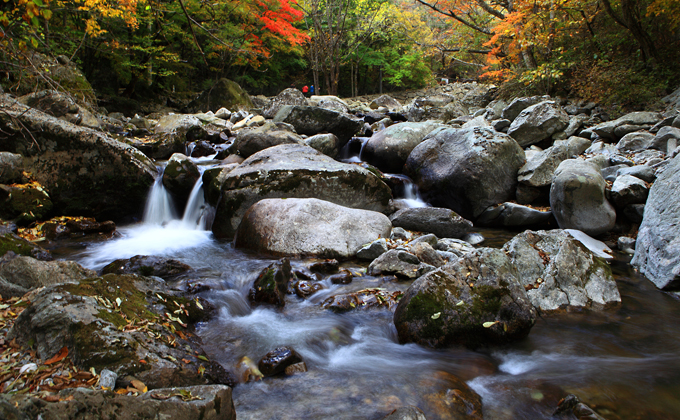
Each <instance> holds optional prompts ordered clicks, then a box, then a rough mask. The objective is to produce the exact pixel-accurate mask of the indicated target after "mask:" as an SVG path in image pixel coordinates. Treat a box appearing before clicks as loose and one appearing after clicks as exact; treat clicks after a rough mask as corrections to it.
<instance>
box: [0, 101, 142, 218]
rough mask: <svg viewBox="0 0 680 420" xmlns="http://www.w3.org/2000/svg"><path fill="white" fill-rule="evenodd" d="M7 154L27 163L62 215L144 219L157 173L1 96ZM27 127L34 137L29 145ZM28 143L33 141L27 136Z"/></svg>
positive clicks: (108, 142)
mask: <svg viewBox="0 0 680 420" xmlns="http://www.w3.org/2000/svg"><path fill="white" fill-rule="evenodd" d="M0 105H2V106H3V109H4V112H3V113H2V114H0V130H2V131H3V132H5V133H6V136H7V137H6V139H5V140H3V148H4V150H6V151H9V152H12V153H20V154H22V155H23V156H25V157H26V159H25V160H24V164H25V165H26V170H27V171H29V172H31V173H32V174H33V177H34V178H35V180H36V181H38V183H40V184H41V185H42V186H43V187H44V188H45V189H46V190H47V191H49V195H50V198H51V200H52V202H53V204H54V211H55V212H56V213H59V214H64V215H69V214H77V215H79V216H93V217H96V218H99V219H103V220H109V219H112V220H118V219H121V218H122V217H124V216H129V215H140V214H141V212H142V210H143V208H144V203H145V202H146V195H147V192H148V190H149V187H151V185H152V184H153V181H154V177H155V174H156V167H155V165H154V164H153V162H151V161H150V160H149V159H148V158H147V157H146V156H144V155H143V154H142V153H141V152H139V151H138V150H137V149H135V148H133V147H131V146H128V145H126V144H123V143H121V142H119V141H116V140H114V139H112V138H110V137H108V136H106V135H104V134H102V133H99V132H96V131H94V130H91V129H88V128H83V127H78V126H75V125H73V124H70V123H67V122H65V121H61V120H59V119H56V118H54V117H51V116H48V115H46V114H44V113H42V112H40V111H37V110H33V109H29V108H26V107H24V106H22V105H19V104H16V102H15V101H13V100H12V99H10V98H9V97H8V96H6V95H0ZM15 121H20V122H21V123H22V124H23V126H24V127H25V128H26V129H28V130H30V131H31V133H33V138H34V140H35V141H33V139H31V140H30V141H27V140H26V138H25V137H24V135H23V134H22V129H23V128H22V127H20V126H19V125H17V124H16V122H15ZM29 138H30V136H29Z"/></svg>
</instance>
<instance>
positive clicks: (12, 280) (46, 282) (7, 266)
mask: <svg viewBox="0 0 680 420" xmlns="http://www.w3.org/2000/svg"><path fill="white" fill-rule="evenodd" d="M95 275H96V273H95V272H94V271H92V270H88V269H87V268H83V267H82V266H81V265H80V264H78V263H76V262H74V261H40V260H36V259H35V258H32V257H27V256H17V257H15V258H11V259H5V260H4V261H1V262H0V295H2V298H3V299H9V298H10V297H14V296H23V295H24V294H26V293H28V292H29V291H31V290H34V289H37V288H38V287H45V286H50V285H53V284H59V283H77V282H78V281H80V280H82V279H85V278H87V277H92V276H95Z"/></svg>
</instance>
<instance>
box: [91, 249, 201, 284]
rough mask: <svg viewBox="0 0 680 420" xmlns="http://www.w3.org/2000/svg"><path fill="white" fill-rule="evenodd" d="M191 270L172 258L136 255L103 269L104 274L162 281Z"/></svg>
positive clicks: (119, 260) (112, 263) (116, 261)
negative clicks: (130, 275)
mask: <svg viewBox="0 0 680 420" xmlns="http://www.w3.org/2000/svg"><path fill="white" fill-rule="evenodd" d="M189 270H191V267H189V266H188V265H186V264H184V263H182V262H180V261H177V260H173V259H170V258H164V257H159V256H155V255H135V256H134V257H132V258H127V259H118V260H115V261H113V262H111V263H109V264H107V265H105V266H104V268H102V274H139V275H141V276H155V277H160V278H162V279H168V278H171V277H175V276H177V275H179V274H182V273H185V272H187V271H189Z"/></svg>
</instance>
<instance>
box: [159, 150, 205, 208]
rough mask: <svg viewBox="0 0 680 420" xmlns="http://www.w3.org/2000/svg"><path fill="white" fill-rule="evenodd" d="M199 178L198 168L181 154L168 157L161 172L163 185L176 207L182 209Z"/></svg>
mask: <svg viewBox="0 0 680 420" xmlns="http://www.w3.org/2000/svg"><path fill="white" fill-rule="evenodd" d="M200 177H201V171H199V170H198V166H196V164H195V163H194V162H193V161H192V160H191V159H189V158H188V157H186V156H185V155H183V154H181V153H175V154H173V155H172V156H171V157H170V160H169V161H168V166H166V167H165V171H163V185H164V186H165V188H166V189H167V190H168V191H169V192H170V194H171V195H172V196H173V198H174V199H175V203H176V204H177V207H178V208H180V209H183V208H184V206H185V205H186V202H187V200H188V199H189V194H190V193H191V190H192V189H193V188H194V184H196V181H198V179H199V178H200Z"/></svg>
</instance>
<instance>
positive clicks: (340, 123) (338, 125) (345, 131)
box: [274, 105, 364, 146]
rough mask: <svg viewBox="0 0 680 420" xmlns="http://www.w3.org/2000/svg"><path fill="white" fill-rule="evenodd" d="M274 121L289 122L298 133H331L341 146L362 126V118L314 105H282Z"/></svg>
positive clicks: (311, 134) (309, 134)
mask: <svg viewBox="0 0 680 420" xmlns="http://www.w3.org/2000/svg"><path fill="white" fill-rule="evenodd" d="M274 121H275V122H285V123H288V124H291V125H292V126H293V127H295V131H296V132H297V133H298V134H306V135H308V136H313V135H315V134H319V133H324V132H326V133H333V134H335V135H336V136H338V138H339V139H340V141H341V142H342V145H343V146H344V145H345V143H347V142H348V141H349V139H351V138H352V136H353V135H355V134H356V133H358V132H359V130H361V128H362V127H363V126H364V122H363V121H362V120H359V119H356V118H352V117H350V116H349V115H345V114H344V113H341V112H337V111H331V110H328V109H324V108H320V107H315V106H293V105H287V106H284V107H282V108H281V109H280V110H279V112H277V113H276V116H274Z"/></svg>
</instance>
